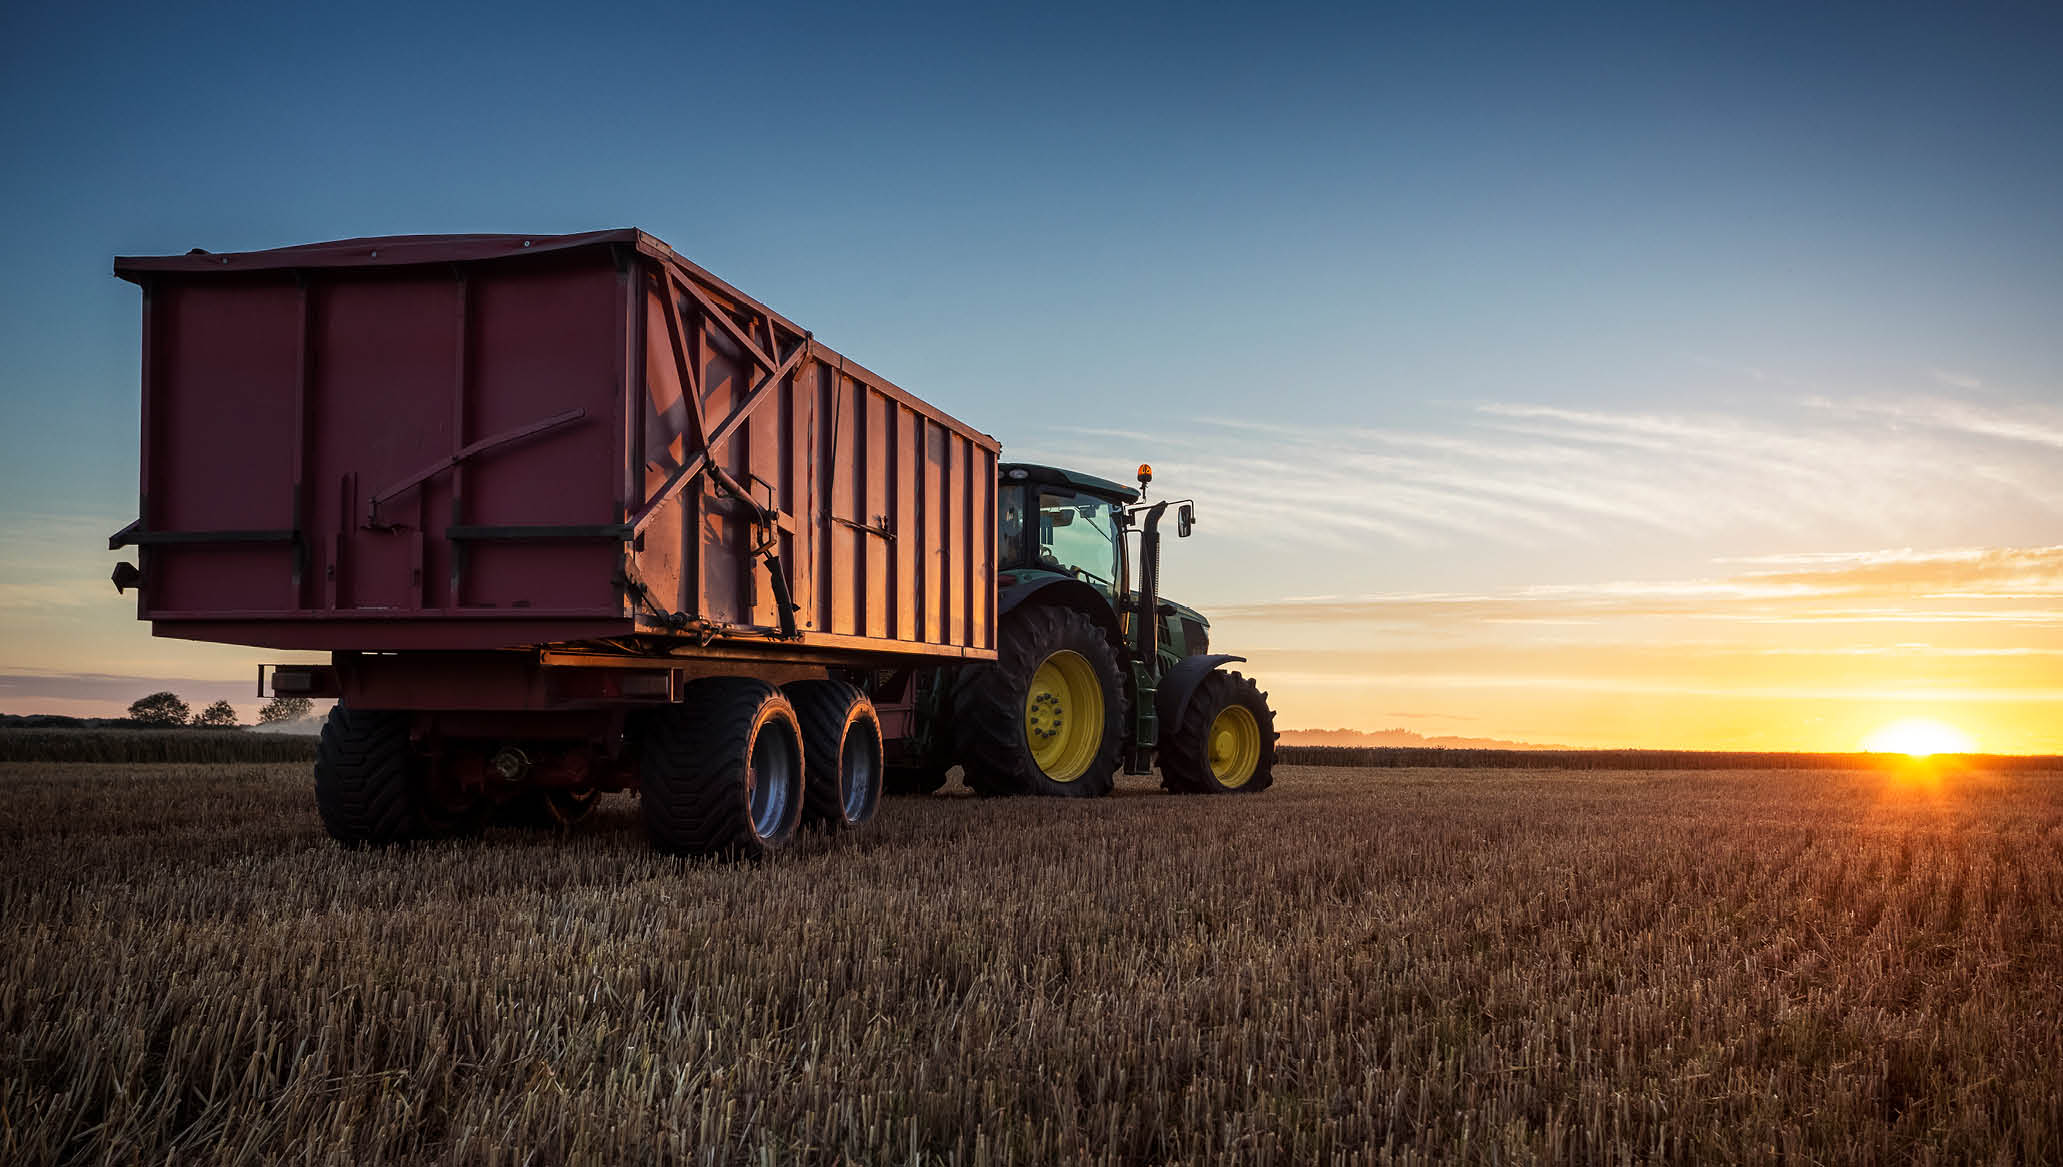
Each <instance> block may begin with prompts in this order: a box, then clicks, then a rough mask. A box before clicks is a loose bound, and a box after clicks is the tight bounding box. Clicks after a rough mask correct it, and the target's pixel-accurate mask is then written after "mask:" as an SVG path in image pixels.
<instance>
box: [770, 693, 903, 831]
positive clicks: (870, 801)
mask: <svg viewBox="0 0 2063 1167" xmlns="http://www.w3.org/2000/svg"><path fill="white" fill-rule="evenodd" d="M781 691H782V692H783V693H785V694H786V695H787V697H788V703H789V704H791V705H793V706H795V715H796V716H797V717H798V718H800V719H801V721H802V755H803V758H804V759H805V763H804V766H803V791H802V825H804V826H806V827H813V828H815V829H817V830H820V831H826V832H834V831H851V830H857V829H859V828H860V827H863V826H866V825H867V824H868V823H869V822H871V821H873V818H874V811H875V809H876V808H877V807H879V806H880V805H881V774H882V770H881V719H880V717H879V716H877V715H876V714H875V712H874V703H873V702H872V701H869V700H867V695H866V694H865V693H862V692H860V691H859V690H858V689H856V688H854V687H853V686H851V685H848V684H846V683H845V682H844V681H794V682H791V683H789V684H786V685H783V686H781Z"/></svg>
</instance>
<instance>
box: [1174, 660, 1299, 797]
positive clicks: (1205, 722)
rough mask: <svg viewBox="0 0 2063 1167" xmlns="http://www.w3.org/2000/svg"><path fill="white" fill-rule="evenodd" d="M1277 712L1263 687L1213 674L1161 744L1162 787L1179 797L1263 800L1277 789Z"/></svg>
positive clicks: (1192, 696)
mask: <svg viewBox="0 0 2063 1167" xmlns="http://www.w3.org/2000/svg"><path fill="white" fill-rule="evenodd" d="M1276 736H1277V735H1276V733H1275V712H1274V711H1273V710H1271V709H1269V708H1268V695H1267V694H1266V693H1263V692H1261V689H1260V686H1258V685H1256V684H1254V683H1253V681H1251V680H1249V679H1248V678H1246V677H1245V676H1243V675H1241V674H1239V673H1236V672H1231V673H1211V674H1209V675H1208V676H1206V677H1204V679H1203V681H1202V682H1201V683H1199V684H1198V685H1197V686H1196V691H1195V692H1194V693H1192V694H1190V697H1189V707H1188V708H1187V709H1184V710H1183V711H1182V719H1181V724H1180V725H1177V726H1175V727H1174V728H1173V730H1172V732H1164V733H1163V734H1162V735H1161V740H1160V775H1161V785H1162V786H1163V787H1165V788H1166V789H1168V790H1170V791H1173V792H1174V793H1176V794H1257V793H1259V792H1261V791H1263V790H1266V789H1268V787H1270V786H1272V785H1274V783H1275V738H1276Z"/></svg>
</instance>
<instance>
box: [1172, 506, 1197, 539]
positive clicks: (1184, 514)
mask: <svg viewBox="0 0 2063 1167" xmlns="http://www.w3.org/2000/svg"><path fill="white" fill-rule="evenodd" d="M1195 529H1196V508H1195V507H1193V506H1191V505H1190V504H1188V503H1186V502H1185V503H1183V504H1182V506H1181V509H1180V510H1177V511H1176V512H1175V537H1176V538H1177V539H1187V538H1188V537H1189V532H1191V531H1193V530H1195Z"/></svg>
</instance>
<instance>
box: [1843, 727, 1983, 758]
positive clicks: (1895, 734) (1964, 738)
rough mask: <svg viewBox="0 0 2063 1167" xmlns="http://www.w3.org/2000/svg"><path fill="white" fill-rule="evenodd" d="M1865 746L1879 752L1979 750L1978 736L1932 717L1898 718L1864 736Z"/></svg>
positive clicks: (1919, 755) (1923, 754) (1919, 754)
mask: <svg viewBox="0 0 2063 1167" xmlns="http://www.w3.org/2000/svg"><path fill="white" fill-rule="evenodd" d="M1862 748H1863V749H1866V750H1868V751H1870V752H1871V753H1876V754H1910V755H1912V756H1913V757H1915V758H1924V757H1926V756H1928V755H1929V754H1969V753H1975V752H1976V750H1977V742H1976V740H1975V739H1973V738H1971V736H1970V735H1969V734H1967V733H1964V732H1963V731H1962V730H1960V729H1957V728H1956V727H1955V726H1953V725H1947V724H1944V723H1942V722H1939V721H1935V720H1933V719H1932V718H1927V717H1908V718H1906V719H1905V720H1904V721H1894V722H1892V723H1891V724H1890V725H1887V726H1884V727H1882V728H1881V729H1878V730H1877V731H1876V732H1875V733H1872V734H1871V735H1870V736H1869V737H1867V738H1865V739H1863V743H1862Z"/></svg>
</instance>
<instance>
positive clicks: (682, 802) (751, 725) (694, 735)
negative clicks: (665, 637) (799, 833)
mask: <svg viewBox="0 0 2063 1167" xmlns="http://www.w3.org/2000/svg"><path fill="white" fill-rule="evenodd" d="M643 739H644V740H643V742H642V747H641V749H640V750H639V756H638V788H639V791H640V798H639V801H640V802H641V803H642V804H643V806H644V813H645V832H646V834H647V835H648V836H650V838H651V841H652V846H653V847H655V848H657V849H658V850H660V851H663V852H665V853H667V854H669V855H689V856H725V857H728V858H737V859H758V858H761V857H763V856H765V855H767V854H768V853H770V852H774V851H779V850H782V849H784V848H786V847H787V846H788V845H789V844H791V843H793V842H794V841H795V831H796V827H797V826H798V825H799V824H800V823H801V821H802V800H803V773H804V771H803V764H804V758H805V755H804V752H803V747H802V727H801V725H800V724H799V723H798V722H797V720H796V717H795V707H794V706H792V705H790V704H789V703H788V699H787V698H786V697H783V696H782V695H781V691H780V690H779V689H776V688H774V687H773V686H772V685H769V684H767V683H766V682H765V681H757V680H753V679H752V678H750V677H709V678H705V679H702V680H698V681H693V682H690V683H689V684H688V685H687V687H686V688H685V689H684V690H683V692H682V693H681V703H680V704H679V705H676V706H672V707H670V708H667V709H663V710H659V711H657V712H655V713H654V714H653V715H652V716H651V719H650V720H649V721H648V722H647V723H646V725H645V730H644V734H643Z"/></svg>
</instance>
